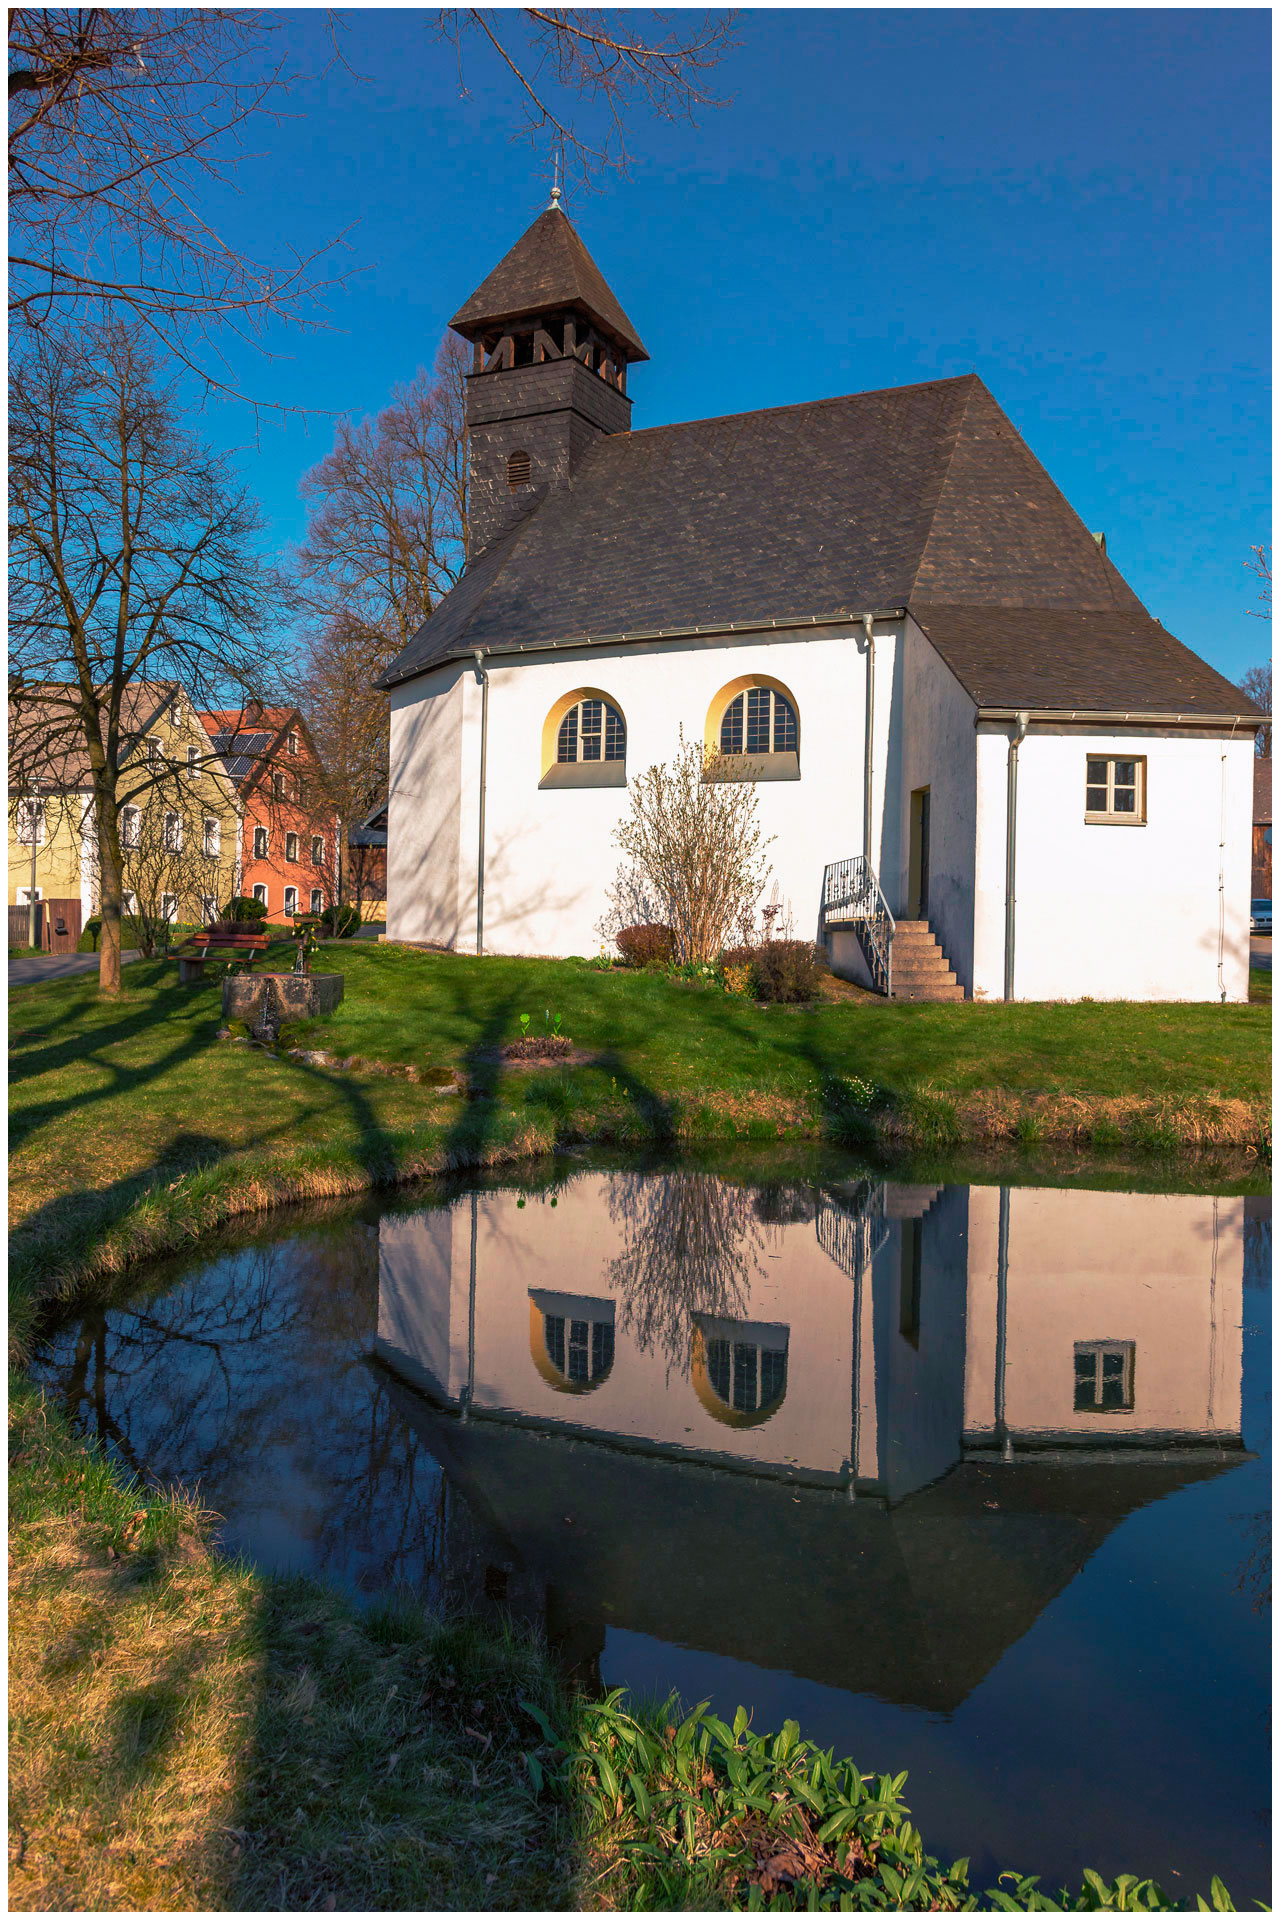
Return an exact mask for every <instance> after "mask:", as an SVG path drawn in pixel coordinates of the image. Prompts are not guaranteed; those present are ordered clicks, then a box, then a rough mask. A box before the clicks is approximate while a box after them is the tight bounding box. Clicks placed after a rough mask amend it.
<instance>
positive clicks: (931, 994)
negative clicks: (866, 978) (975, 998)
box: [893, 980, 964, 1000]
mask: <svg viewBox="0 0 1280 1920" xmlns="http://www.w3.org/2000/svg"><path fill="white" fill-rule="evenodd" d="M893 998H894V999H895V1000H963V999H964V988H963V987H962V986H961V985H960V984H959V982H958V981H956V982H953V984H952V985H950V986H935V985H934V984H933V983H932V982H930V983H929V985H928V986H923V985H921V986H915V987H900V986H899V985H898V982H897V981H896V980H895V981H894V983H893Z"/></svg>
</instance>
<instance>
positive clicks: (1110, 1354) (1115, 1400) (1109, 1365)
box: [1075, 1340, 1134, 1413]
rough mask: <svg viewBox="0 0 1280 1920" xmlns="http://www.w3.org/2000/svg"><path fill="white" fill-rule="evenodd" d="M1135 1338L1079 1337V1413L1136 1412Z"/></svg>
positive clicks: (1077, 1360) (1077, 1350) (1077, 1352)
mask: <svg viewBox="0 0 1280 1920" xmlns="http://www.w3.org/2000/svg"><path fill="white" fill-rule="evenodd" d="M1133 1356H1134V1344H1133V1341H1132V1340H1077V1341H1076V1355H1075V1363H1076V1374H1075V1410H1076V1412H1077V1413H1132V1412H1133Z"/></svg>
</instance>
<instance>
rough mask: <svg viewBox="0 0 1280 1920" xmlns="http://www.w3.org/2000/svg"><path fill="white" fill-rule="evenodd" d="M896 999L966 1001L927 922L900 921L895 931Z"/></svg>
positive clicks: (894, 985)
mask: <svg viewBox="0 0 1280 1920" xmlns="http://www.w3.org/2000/svg"><path fill="white" fill-rule="evenodd" d="M893 998H894V999H895V1000H963V999H964V988H963V987H962V986H961V985H960V983H959V981H958V980H957V979H956V976H955V972H954V969H953V968H952V967H951V965H950V964H949V962H948V960H947V956H946V954H945V953H944V952H943V950H942V947H941V946H940V945H939V942H938V936H937V935H936V934H935V933H934V931H933V928H932V927H931V926H930V925H929V922H928V921H927V920H899V922H898V924H897V926H896V928H895V929H894V938H893Z"/></svg>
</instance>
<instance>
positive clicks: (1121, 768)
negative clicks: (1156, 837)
mask: <svg viewBox="0 0 1280 1920" xmlns="http://www.w3.org/2000/svg"><path fill="white" fill-rule="evenodd" d="M1084 817H1085V819H1086V820H1097V821H1103V820H1105V821H1108V822H1109V823H1110V824H1111V825H1113V826H1126V827H1140V826H1142V825H1143V824H1144V823H1145V821H1146V817H1147V763H1146V760H1145V759H1133V760H1109V759H1103V758H1102V757H1100V756H1099V757H1098V758H1097V759H1095V758H1094V756H1093V755H1092V754H1090V756H1089V758H1088V759H1087V760H1086V762H1085V788H1084Z"/></svg>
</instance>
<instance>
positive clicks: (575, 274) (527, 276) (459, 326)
mask: <svg viewBox="0 0 1280 1920" xmlns="http://www.w3.org/2000/svg"><path fill="white" fill-rule="evenodd" d="M555 307H573V308H576V309H577V310H578V311H579V312H580V313H584V314H585V315H586V316H587V317H588V319H590V320H591V321H592V322H593V324H594V325H595V326H596V327H598V328H599V329H600V331H601V332H602V333H605V334H607V335H609V336H610V337H611V338H612V339H614V340H615V341H616V342H617V343H618V344H619V345H620V346H621V347H623V348H625V350H626V356H627V359H628V360H647V359H648V358H649V356H648V354H647V353H646V352H645V350H644V346H643V344H642V343H641V340H640V336H639V334H638V333H637V332H636V330H635V328H634V327H633V326H632V324H631V322H630V320H628V318H627V316H626V314H625V313H624V312H623V311H622V308H621V306H620V305H619V303H618V301H617V299H616V298H615V297H614V294H613V292H612V290H611V289H610V287H609V284H608V282H607V281H606V280H605V277H604V275H603V274H602V273H601V271H600V269H599V267H598V266H597V265H596V263H595V261H594V260H593V259H592V258H591V255H590V254H589V253H588V252H587V249H586V248H585V247H584V246H583V244H582V241H581V240H580V239H579V237H578V235H577V232H576V231H575V229H574V227H573V225H572V223H571V221H570V220H569V217H568V215H567V214H564V213H562V212H561V211H560V209H559V207H548V208H547V210H546V212H545V213H540V214H539V215H538V218H537V219H536V220H535V221H534V223H533V225H532V226H531V227H530V228H529V229H528V231H527V232H525V233H523V234H521V236H520V238H519V239H518V240H517V241H516V243H515V245H514V247H512V249H511V251H510V252H509V253H507V254H505V255H504V256H503V258H502V259H501V260H500V261H499V262H498V264H497V266H496V267H495V268H494V269H493V272H492V273H491V274H490V275H489V277H488V279H487V280H484V281H483V282H482V283H481V284H480V286H478V287H477V288H476V290H475V292H474V293H473V294H472V296H471V298H470V299H469V300H468V301H467V303H466V305H465V306H462V307H460V308H459V309H458V311H457V313H455V314H454V316H453V319H452V320H451V321H450V322H449V325H450V326H451V327H452V328H453V329H454V331H455V332H456V333H460V334H462V335H463V336H464V338H465V339H468V340H474V339H475V338H476V337H477V336H478V335H480V334H482V333H484V332H485V331H487V330H490V329H492V328H494V327H496V326H498V325H500V324H501V323H503V322H507V321H512V320H522V319H526V318H528V317H529V316H530V315H533V314H541V313H545V312H547V311H548V309H551V308H555Z"/></svg>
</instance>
